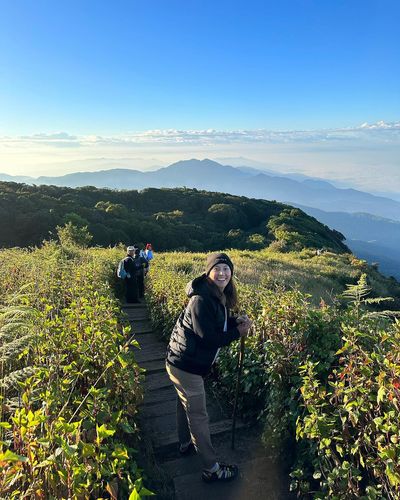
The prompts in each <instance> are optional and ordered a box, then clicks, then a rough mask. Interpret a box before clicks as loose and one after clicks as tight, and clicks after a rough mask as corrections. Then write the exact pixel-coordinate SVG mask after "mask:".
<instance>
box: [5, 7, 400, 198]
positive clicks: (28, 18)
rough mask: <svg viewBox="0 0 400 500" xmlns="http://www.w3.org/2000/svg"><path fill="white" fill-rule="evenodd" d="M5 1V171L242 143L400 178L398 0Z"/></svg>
mask: <svg viewBox="0 0 400 500" xmlns="http://www.w3.org/2000/svg"><path fill="white" fill-rule="evenodd" d="M0 6H1V16H0V48H1V50H0V172H4V173H16V174H27V175H33V176H35V175H41V174H50V175H60V174H62V173H67V172H69V171H73V170H77V169H79V170H89V169H90V170H93V169H96V165H100V164H101V165H104V159H106V160H110V161H111V160H112V161H113V162H114V163H113V165H115V164H117V163H118V161H119V160H121V162H123V165H124V166H128V167H129V168H143V169H145V168H149V167H151V166H153V165H166V164H168V163H171V162H173V161H177V160H179V159H186V158H192V157H197V158H204V157H211V158H217V157H237V156H245V157H246V158H250V159H253V160H256V161H259V162H262V163H264V164H266V165H271V164H274V165H275V166H276V167H277V168H278V169H279V168H280V169H281V170H282V171H285V172H288V171H296V172H302V173H305V174H310V175H318V176H320V177H325V178H332V179H336V180H344V181H345V182H347V183H348V184H349V185H354V186H359V187H362V188H365V189H373V188H374V187H376V189H378V188H379V189H380V190H386V189H387V190H389V191H396V192H400V166H399V158H400V121H399V120H400V57H399V53H400V50H399V49H400V41H399V38H400V37H399V35H398V31H399V30H398V26H399V25H400V2H399V1H398V0H373V1H372V0H363V1H360V0H280V1H279V2H278V1H268V0H264V1H252V0H247V1H232V0H231V1H225V0H214V1H209V0H197V1H194V0H179V1H178V0H157V1H153V2H151V1H145V0H143V1H140V2H139V1H136V0H125V1H118V0H117V1H113V2H106V1H100V0H97V1H94V0H79V1H77V0H70V1H68V2H67V1H65V0H63V1H59V2H54V1H48V0H35V2H30V1H29V0H21V1H17V2H6V1H3V2H1V3H0ZM380 121H382V123H381V124H380V125H374V124H376V123H378V122H380ZM365 123H368V124H369V125H368V126H365V125H364V126H362V127H361V125H362V124H365ZM300 131H310V133H301V132H300ZM89 160H90V161H89ZM100 160H101V162H100ZM96 162H97V163H96ZM382 173H385V174H386V178H387V179H388V180H387V181H385V180H384V178H385V176H384V175H382Z"/></svg>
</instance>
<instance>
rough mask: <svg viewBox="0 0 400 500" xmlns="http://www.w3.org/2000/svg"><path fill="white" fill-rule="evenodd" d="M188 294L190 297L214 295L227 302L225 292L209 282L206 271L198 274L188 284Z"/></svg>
mask: <svg viewBox="0 0 400 500" xmlns="http://www.w3.org/2000/svg"><path fill="white" fill-rule="evenodd" d="M186 295H187V296H188V297H189V298H190V297H193V296H195V295H201V296H202V297H214V298H216V299H217V300H219V301H222V302H223V304H225V300H224V299H225V297H224V294H223V293H221V292H220V291H219V290H218V289H217V287H214V286H212V285H210V284H209V282H208V279H207V275H206V273H204V274H202V275H201V276H198V277H197V278H195V279H194V280H193V281H190V282H189V283H188V284H187V285H186Z"/></svg>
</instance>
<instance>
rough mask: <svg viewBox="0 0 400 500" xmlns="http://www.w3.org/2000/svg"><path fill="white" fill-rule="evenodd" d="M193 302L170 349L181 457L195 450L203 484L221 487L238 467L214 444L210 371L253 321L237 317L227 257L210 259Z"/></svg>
mask: <svg viewBox="0 0 400 500" xmlns="http://www.w3.org/2000/svg"><path fill="white" fill-rule="evenodd" d="M186 293H187V295H188V297H190V300H189V303H188V305H187V306H186V308H185V310H184V311H183V312H182V313H181V315H180V316H179V318H178V320H177V322H176V324H175V326H174V329H173V331H172V335H171V339H170V341H169V345H168V348H167V359H166V370H167V373H168V376H169V378H170V379H171V381H172V383H173V384H174V387H175V389H176V392H177V396H178V397H177V428H178V437H179V443H180V445H179V452H180V453H181V454H182V455H187V454H189V453H190V452H191V451H192V450H193V449H195V450H196V451H197V453H199V454H200V456H201V459H202V462H203V473H202V479H203V480H204V481H205V482H207V483H210V482H214V481H215V482H221V481H228V480H232V479H234V478H235V477H236V476H237V474H238V468H237V466H236V465H227V464H224V463H221V462H218V461H217V457H216V454H215V451H214V448H213V445H212V443H211V437H210V429H209V422H208V414H207V409H206V394H205V390H204V380H203V377H204V376H205V375H207V373H208V372H209V371H210V369H211V367H212V365H213V363H214V362H215V360H216V359H217V357H218V353H219V350H220V348H221V347H223V346H227V345H229V344H230V343H231V342H233V341H234V340H237V339H239V338H240V337H245V336H246V335H247V333H248V331H249V330H250V327H251V321H250V320H249V319H248V318H247V316H240V317H233V316H230V315H229V309H232V308H234V307H235V306H236V304H237V294H236V288H235V284H234V281H233V263H232V261H231V259H230V258H229V257H228V255H226V254H225V253H213V254H210V255H209V256H208V258H207V263H206V270H205V273H204V274H202V275H201V276H199V277H198V278H196V279H194V280H193V281H192V282H190V283H188V285H187V287H186Z"/></svg>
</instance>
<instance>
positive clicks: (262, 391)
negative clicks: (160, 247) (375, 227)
mask: <svg viewBox="0 0 400 500" xmlns="http://www.w3.org/2000/svg"><path fill="white" fill-rule="evenodd" d="M239 254H240V252H239V253H238V255H237V257H238V259H241V264H243V266H244V265H245V261H246V259H245V258H243V255H242V256H240V255H239ZM252 258H253V257H252ZM252 258H249V259H248V263H249V265H251V264H252V262H253V260H252ZM255 258H257V257H255ZM345 258H348V259H349V262H351V259H352V257H351V256H349V257H345ZM345 258H343V259H345ZM233 260H235V255H233ZM261 260H262V256H261V255H259V256H258V266H260V261H261ZM204 262H205V255H204V254H177V253H173V254H163V255H161V254H159V255H158V257H157V259H156V261H154V263H153V265H152V270H151V274H150V277H149V283H148V285H149V286H148V292H147V293H148V303H149V306H150V313H151V317H152V321H153V324H154V325H156V326H157V328H158V329H159V330H160V331H162V332H165V336H168V335H169V334H170V332H171V330H172V326H173V324H174V321H175V319H176V317H177V316H178V314H179V313H180V311H181V310H182V308H183V307H184V304H185V301H186V300H187V299H186V297H185V294H184V289H185V284H186V283H187V282H188V281H189V280H190V279H192V278H193V277H194V276H196V275H198V274H199V273H201V272H202V270H203V266H204ZM359 262H360V261H358V262H357V263H356V264H357V266H358V267H361V266H359ZM268 264H269V262H268V260H267V259H266V260H265V267H266V272H264V273H260V280H259V281H258V282H255V281H254V279H253V281H252V282H251V281H250V280H249V281H247V282H245V280H243V281H241V282H239V286H238V292H239V297H240V300H239V303H240V307H241V311H243V312H247V313H248V314H249V316H250V317H251V318H252V319H253V321H254V328H253V332H252V334H251V336H250V337H248V338H247V339H246V345H245V356H244V365H243V373H242V379H241V385H240V391H239V402H238V403H239V409H240V414H241V416H242V417H243V418H245V419H248V420H249V421H254V420H258V421H259V422H261V423H262V425H263V432H262V435H261V436H260V440H262V442H263V443H264V446H265V447H266V448H267V450H268V453H272V454H273V456H274V457H275V458H280V459H281V460H283V461H284V463H285V464H286V466H287V468H288V469H289V471H290V476H291V478H292V480H291V485H290V489H291V490H292V491H293V492H296V493H297V494H298V495H299V496H300V497H302V498H336V499H347V498H368V499H375V498H387V499H398V498H400V444H399V443H400V421H399V409H400V322H399V321H398V320H397V319H396V312H393V311H386V310H385V307H390V305H389V304H391V301H390V299H389V298H388V299H385V300H382V299H379V298H373V299H371V298H370V297H371V296H372V295H373V294H374V292H375V295H376V291H375V290H371V288H370V286H369V284H368V283H369V281H370V280H369V277H368V276H367V275H365V274H363V273H362V271H363V270H364V269H358V272H357V273H355V275H354V276H353V279H352V280H351V282H352V283H353V284H351V285H347V286H344V285H343V286H342V294H341V295H340V296H338V298H336V299H335V298H332V300H331V302H330V303H329V304H328V303H327V302H325V301H324V300H321V302H320V303H319V305H316V304H315V297H313V299H314V301H313V302H312V301H311V299H312V297H311V296H310V295H308V294H306V293H304V292H303V291H302V290H301V289H299V287H297V288H296V287H291V288H290V289H287V288H285V287H284V286H283V285H282V283H279V281H278V280H276V279H274V278H276V276H274V275H273V274H271V276H270V277H268V276H267V275H268ZM243 266H242V267H243ZM239 267H240V266H238V268H239ZM250 274H251V273H250V271H249V270H246V269H245V270H244V271H243V272H242V276H246V275H248V276H250ZM261 275H262V278H261ZM239 278H240V275H239ZM313 279H315V278H314V277H313V276H309V281H310V280H313ZM238 349H239V343H238V342H237V343H235V344H232V345H231V346H230V348H229V349H226V350H221V353H220V359H219V380H218V391H219V394H221V393H222V394H223V398H224V399H225V400H226V401H232V395H233V394H234V393H235V385H236V381H237V379H236V370H237V359H238ZM265 473H266V474H267V473H268V472H267V471H265ZM261 474H262V472H261V473H260V474H259V475H260V477H262V475H261ZM288 489H289V488H288ZM243 498H245V497H243Z"/></svg>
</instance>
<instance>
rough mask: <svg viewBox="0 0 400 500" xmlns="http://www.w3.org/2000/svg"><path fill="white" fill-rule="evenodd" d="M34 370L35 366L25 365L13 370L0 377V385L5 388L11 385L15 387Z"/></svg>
mask: <svg viewBox="0 0 400 500" xmlns="http://www.w3.org/2000/svg"><path fill="white" fill-rule="evenodd" d="M36 370H37V368H36V367H35V366H25V368H21V369H20V370H15V371H14V372H12V373H10V374H9V375H6V376H5V377H4V378H2V379H0V387H3V388H4V389H5V390H8V389H10V388H11V387H16V386H18V382H22V381H24V380H25V379H27V378H28V377H31V376H32V375H33V374H34V373H35V371H36Z"/></svg>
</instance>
